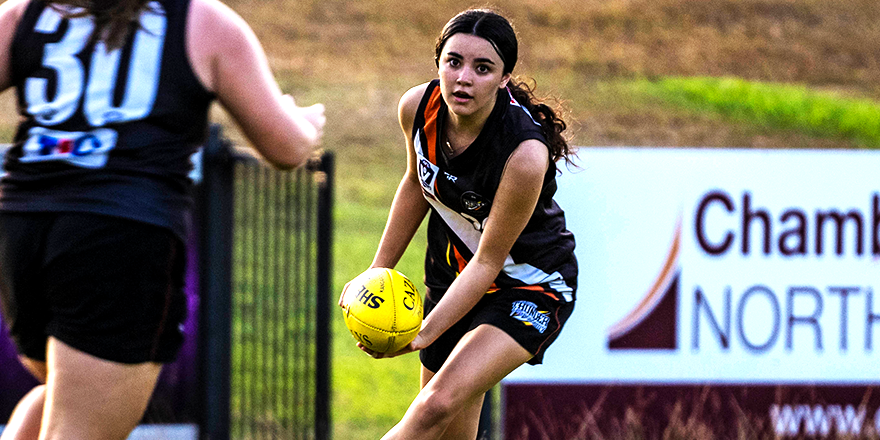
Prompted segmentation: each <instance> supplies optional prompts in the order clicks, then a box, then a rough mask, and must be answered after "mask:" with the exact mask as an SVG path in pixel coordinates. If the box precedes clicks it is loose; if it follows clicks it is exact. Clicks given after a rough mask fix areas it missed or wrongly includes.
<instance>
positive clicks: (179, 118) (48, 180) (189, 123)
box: [0, 0, 214, 237]
mask: <svg viewBox="0 0 880 440" xmlns="http://www.w3.org/2000/svg"><path fill="white" fill-rule="evenodd" d="M57 7H61V6H56V7H55V8H57ZM55 8H53V7H51V6H49V5H48V4H47V3H45V2H44V1H42V0H33V1H32V2H31V3H30V4H29V5H28V7H27V9H26V11H25V13H24V15H23V17H22V19H21V21H20V23H19V25H18V28H17V29H16V33H15V37H14V40H13V43H12V50H11V57H12V79H13V84H14V85H15V87H16V94H17V98H18V108H19V113H20V115H21V119H22V122H21V124H20V125H19V127H18V131H17V133H16V135H15V141H14V145H13V147H12V149H11V150H10V151H9V152H8V153H7V156H6V162H5V165H4V168H5V171H6V173H5V176H4V177H3V179H2V180H0V210H2V211H13V212H16V211H17V212H34V211H41V212H71V211H75V212H90V213H96V214H104V215H111V216H116V217H123V218H127V219H131V220H137V221H142V222H146V223H150V224H154V225H158V226H162V227H167V228H169V229H171V230H173V231H174V232H175V233H176V234H178V235H179V236H181V237H183V236H184V235H185V230H186V221H187V220H186V212H187V211H188V210H189V208H190V205H191V200H190V199H191V195H190V187H191V182H190V180H189V178H188V173H189V172H190V170H191V169H192V164H191V162H190V156H191V155H192V154H193V153H194V152H195V151H196V150H197V148H198V146H199V145H200V144H201V143H202V142H203V141H204V139H205V137H206V133H207V122H208V107H209V105H210V103H211V101H212V100H213V99H214V95H213V94H211V93H209V92H208V91H207V90H206V89H205V88H204V87H203V86H202V84H201V83H200V82H199V80H198V79H197V77H196V76H195V74H194V73H193V71H192V68H191V67H190V64H189V61H188V57H187V52H186V38H185V34H186V18H187V11H188V9H189V0H154V1H151V2H150V3H149V4H148V6H147V8H146V9H145V10H144V11H143V12H142V13H141V15H140V18H139V24H138V25H137V26H133V27H132V33H131V35H130V36H129V37H128V39H127V41H126V43H125V44H124V46H123V47H121V48H119V49H114V50H110V51H108V50H107V48H106V46H105V45H104V43H103V42H95V41H93V40H92V38H91V35H92V31H93V29H94V27H95V25H94V21H93V18H92V17H91V16H88V15H86V16H81V17H67V15H68V14H62V13H60V12H59V11H58V10H57V9H55ZM67 10H68V11H75V9H70V8H69V9H67Z"/></svg>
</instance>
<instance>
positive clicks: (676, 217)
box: [502, 148, 880, 439]
mask: <svg viewBox="0 0 880 440" xmlns="http://www.w3.org/2000/svg"><path fill="white" fill-rule="evenodd" d="M562 168H565V167H562ZM877 170H880V154H878V153H877V152H873V151H827V150H825V151H804V150H797V151H793V150H772V151H770V150H714V149H637V148H590V149H581V150H580V153H579V160H578V167H577V168H571V167H569V168H568V169H564V170H563V172H562V175H561V176H559V178H558V182H559V191H558V193H557V197H556V200H557V201H558V202H559V204H560V205H561V206H562V208H563V209H564V210H565V212H566V219H567V225H568V228H569V229H570V230H571V231H572V232H573V233H574V234H575V238H576V240H577V248H576V254H577V258H578V261H579V264H580V275H579V280H578V284H579V288H578V292H577V303H576V307H575V312H574V314H573V315H572V317H571V318H570V319H569V321H568V323H567V325H566V327H565V328H564V330H563V331H562V334H561V335H560V337H559V339H558V340H557V342H556V343H555V344H554V345H553V346H552V347H551V348H550V350H549V351H548V353H547V356H546V357H545V360H544V365H542V366H539V367H529V366H523V367H521V368H520V369H518V370H516V371H515V372H514V373H513V374H511V375H510V376H509V377H508V378H507V379H506V380H505V381H504V383H503V388H502V389H503V395H504V399H505V401H504V406H505V409H506V411H505V416H506V419H505V422H504V427H505V438H511V439H512V438H541V434H540V433H541V432H544V434H548V435H549V434H551V433H552V434H553V435H549V438H577V433H578V432H581V431H583V430H587V431H589V430H591V429H598V430H599V431H600V432H606V431H607V430H619V429H624V427H625V426H627V424H639V425H641V429H648V430H652V429H653V430H668V429H678V428H681V427H683V426H690V428H688V429H692V428H694V426H695V425H694V424H696V425H698V426H699V427H701V428H700V429H706V430H708V431H709V432H717V433H719V434H722V431H723V432H726V434H730V435H738V434H742V433H743V430H752V431H755V432H763V433H768V434H773V435H776V436H780V437H785V436H788V435H797V434H798V433H799V432H800V433H801V434H803V433H807V434H809V435H817V436H823V435H833V434H835V433H844V432H845V433H851V434H864V433H866V432H870V433H873V432H878V431H880V412H878V408H880V396H877V393H876V392H875V389H874V388H875V386H876V385H877V384H880V363H878V355H877V352H878V350H880V298H878V296H880V177H878V174H877ZM536 411H539V412H540V413H541V414H544V416H537V415H536V414H538V412H536ZM529 414H532V416H529ZM546 414H554V416H553V417H546ZM562 414H567V415H564V416H563V415H562ZM688 423H690V424H691V425H694V426H691V425H687V424H688ZM632 429H637V428H635V427H632ZM681 429H684V428H681ZM578 430H580V431H578ZM569 431H571V432H569ZM587 431H583V432H587Z"/></svg>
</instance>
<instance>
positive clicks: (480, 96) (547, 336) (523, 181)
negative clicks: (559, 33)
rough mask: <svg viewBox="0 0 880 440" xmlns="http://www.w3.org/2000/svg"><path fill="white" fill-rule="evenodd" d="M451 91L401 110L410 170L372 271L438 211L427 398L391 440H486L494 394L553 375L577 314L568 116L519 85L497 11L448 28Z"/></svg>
mask: <svg viewBox="0 0 880 440" xmlns="http://www.w3.org/2000/svg"><path fill="white" fill-rule="evenodd" d="M435 61H436V63H437V67H438V75H439V79H435V80H433V81H431V82H429V83H426V84H422V85H419V86H416V87H414V88H412V89H410V90H409V91H408V92H406V94H404V95H403V97H402V98H401V100H400V105H399V112H398V113H399V119H400V125H401V128H402V129H403V132H404V135H405V137H406V146H407V157H408V166H407V171H406V173H405V175H404V177H403V179H402V180H401V182H400V185H399V187H398V189H397V193H396V195H395V197H394V201H393V203H392V205H391V211H390V214H389V217H388V221H387V224H386V226H385V231H384V233H383V235H382V239H381V241H380V243H379V247H378V250H377V252H376V255H375V258H374V260H373V262H372V264H371V267H389V268H391V267H394V266H395V265H396V264H397V262H398V260H399V259H400V257H401V255H402V254H403V252H404V250H405V248H406V247H407V245H408V244H409V242H410V241H411V239H412V237H413V235H414V234H415V232H416V230H417V229H418V227H419V225H420V223H421V221H422V220H423V218H424V217H425V215H426V214H428V213H429V212H430V220H429V222H428V249H427V255H426V259H425V285H426V287H427V293H426V299H425V320H424V323H423V326H422V329H421V331H420V333H419V334H418V336H416V338H415V340H414V341H413V342H412V343H411V344H410V345H409V346H408V347H406V348H404V349H403V350H401V351H399V352H397V353H392V354H390V355H385V354H381V353H376V352H373V351H371V350H369V348H367V347H364V346H362V345H359V346H360V347H361V349H362V350H364V351H366V352H367V353H369V354H371V355H372V356H373V357H376V358H380V357H390V356H397V355H400V354H404V353H408V352H412V351H417V350H419V351H420V359H421V365H422V370H421V386H422V388H421V391H420V392H419V394H418V396H417V397H416V399H415V401H414V402H413V403H412V404H411V405H410V407H409V409H408V410H407V412H406V414H405V415H404V416H403V419H402V420H401V421H400V422H399V423H398V424H397V425H396V426H395V427H394V428H393V429H391V431H389V432H388V434H386V435H385V437H383V438H385V439H418V440H424V439H441V438H442V439H474V438H476V436H477V425H478V422H479V415H480V409H481V405H482V399H483V395H484V394H485V393H486V391H488V390H489V389H491V388H492V387H493V386H494V385H495V384H497V383H498V382H499V381H500V380H501V379H502V378H503V377H504V376H506V375H507V374H508V373H510V372H511V371H513V370H514V369H515V368H517V367H519V366H520V365H522V364H524V363H529V364H539V363H541V361H542V359H543V356H544V352H545V351H546V350H547V347H548V346H549V345H550V344H551V343H552V342H553V341H554V340H555V339H556V337H557V336H558V335H559V331H560V330H561V329H562V326H563V324H564V323H565V321H566V319H567V318H568V316H569V315H570V314H571V312H572V310H573V308H574V300H575V289H576V287H577V286H576V281H577V262H576V260H575V256H574V245H575V243H574V237H573V236H572V234H571V233H570V232H569V231H568V230H566V228H565V218H564V216H563V212H562V210H561V209H560V208H559V206H557V204H556V203H555V202H554V201H553V194H554V192H555V191H556V183H555V177H556V172H557V169H556V166H555V163H556V161H557V160H560V159H565V160H568V158H569V157H570V155H571V154H572V153H573V151H572V150H571V149H570V147H569V145H568V143H567V142H566V140H565V139H564V138H563V136H562V132H563V130H564V129H565V128H566V125H565V123H564V122H563V121H562V120H561V119H560V118H559V115H558V114H557V112H556V111H554V110H553V109H551V108H550V107H549V106H547V105H545V104H543V103H542V102H541V101H539V100H538V99H536V98H535V96H534V95H533V93H532V91H531V89H530V88H529V87H527V86H526V85H524V84H523V83H521V82H519V81H517V80H516V79H515V78H514V77H512V71H513V68H514V66H515V65H516V61H517V38H516V34H515V33H514V30H513V28H512V27H511V25H510V23H509V22H508V21H507V20H506V19H505V18H504V17H503V16H501V15H499V14H497V13H495V12H493V11H489V10H467V11H464V12H462V13H460V14H458V15H456V16H455V17H454V18H452V19H451V20H450V21H449V22H448V23H447V24H446V26H445V27H444V29H443V31H442V33H441V35H440V37H439V39H438V41H437V44H436V50H435Z"/></svg>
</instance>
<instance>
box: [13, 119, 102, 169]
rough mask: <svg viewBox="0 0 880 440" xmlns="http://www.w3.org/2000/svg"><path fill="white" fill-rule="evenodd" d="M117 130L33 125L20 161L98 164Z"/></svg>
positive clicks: (98, 166) (89, 165)
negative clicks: (54, 128)
mask: <svg viewBox="0 0 880 440" xmlns="http://www.w3.org/2000/svg"><path fill="white" fill-rule="evenodd" d="M116 138H117V133H116V131H115V130H111V129H108V128H99V129H96V130H92V131H87V132H68V131H56V130H49V129H47V128H43V127H34V128H31V129H30V131H28V138H27V141H25V143H24V149H23V154H22V157H21V159H20V160H21V162H49V161H63V162H67V163H70V164H71V165H75V166H78V167H83V168H101V167H103V166H104V165H106V164H107V158H108V155H109V153H110V150H112V149H113V148H114V147H116Z"/></svg>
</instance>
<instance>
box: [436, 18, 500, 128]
mask: <svg viewBox="0 0 880 440" xmlns="http://www.w3.org/2000/svg"><path fill="white" fill-rule="evenodd" d="M439 64H440V68H439V74H440V92H441V94H442V95H443V100H444V101H446V105H447V106H448V107H449V110H450V111H451V112H453V113H455V114H456V115H459V116H465V117H469V116H475V117H484V118H488V117H489V114H490V113H492V108H493V107H494V105H495V97H496V94H497V93H498V89H499V88H503V87H505V86H506V85H507V81H508V80H509V79H510V75H509V74H505V73H504V63H503V62H502V61H501V57H500V56H499V55H498V53H497V52H495V49H494V48H493V47H492V43H490V42H489V41H488V40H486V39H484V38H481V37H477V36H475V35H469V34H455V35H453V36H452V37H450V38H449V39H448V40H446V45H445V46H443V51H442V52H441V53H440V63H439Z"/></svg>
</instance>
